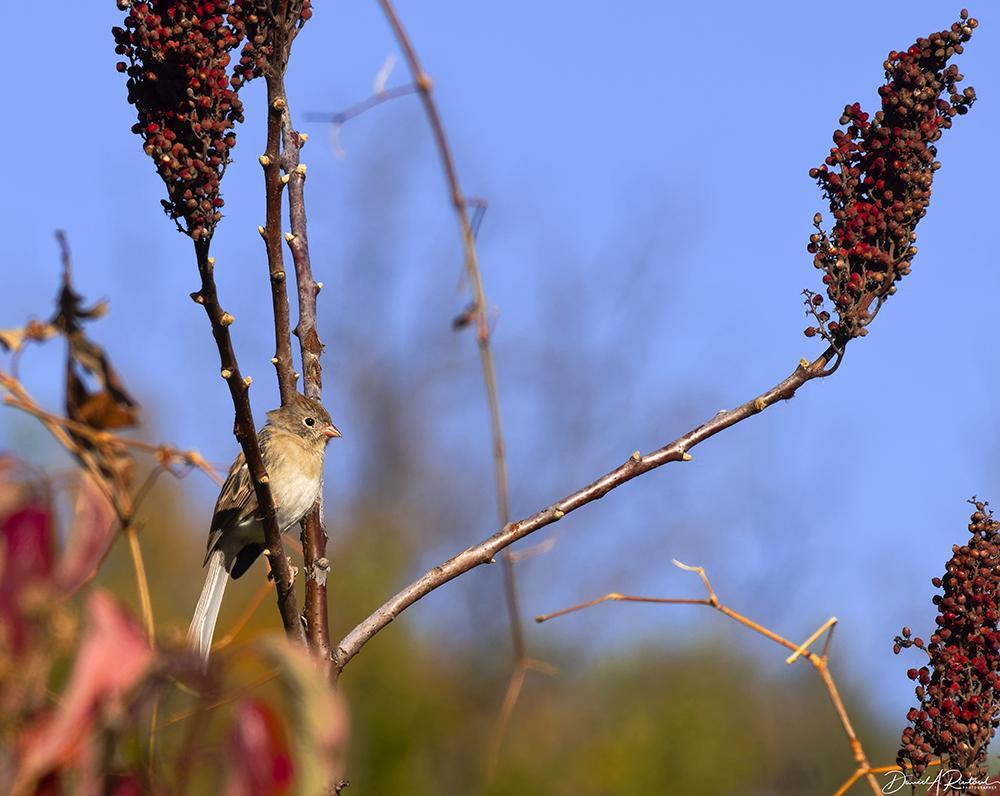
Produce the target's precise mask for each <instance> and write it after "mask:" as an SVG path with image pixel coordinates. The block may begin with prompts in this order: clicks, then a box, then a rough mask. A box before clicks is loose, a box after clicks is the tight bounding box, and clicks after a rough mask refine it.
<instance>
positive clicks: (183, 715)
mask: <svg viewBox="0 0 1000 796" xmlns="http://www.w3.org/2000/svg"><path fill="white" fill-rule="evenodd" d="M280 674H281V670H280V669H272V670H271V671H269V672H265V673H264V674H262V675H261V676H260V677H258V678H257V679H256V680H251V681H250V682H249V683H247V684H246V685H244V686H240V687H239V688H237V689H236V690H235V691H233V692H232V693H231V694H227V695H226V696H224V697H220V698H219V699H217V700H215V701H214V702H211V703H209V704H208V705H206V706H205V707H198V708H192V709H191V710H184V711H181V712H180V713H175V714H174V715H173V716H170V717H169V718H167V719H164V720H163V721H162V722H161V723H160V725H159V728H160V729H161V730H162V729H163V728H164V727H169V726H170V725H171V724H177V722H179V721H184V719H189V718H191V717H192V716H196V715H198V714H200V713H207V712H208V711H210V710H215V709H216V708H221V707H223V706H224V705H228V704H230V703H232V702H235V701H236V700H237V699H240V698H241V697H243V696H244V695H246V694H248V693H250V692H251V691H253V690H254V689H255V688H257V687H259V686H262V685H264V683H269V682H271V680H274V679H275V678H276V677H278V676H279V675H280Z"/></svg>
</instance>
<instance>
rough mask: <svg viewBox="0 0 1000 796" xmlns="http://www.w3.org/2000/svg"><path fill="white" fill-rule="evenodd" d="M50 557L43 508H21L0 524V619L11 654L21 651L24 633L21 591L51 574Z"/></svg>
mask: <svg viewBox="0 0 1000 796" xmlns="http://www.w3.org/2000/svg"><path fill="white" fill-rule="evenodd" d="M53 555H54V552H53V544H52V528H51V514H50V512H49V509H48V508H47V507H45V506H43V505H28V506H24V507H22V508H20V509H18V510H17V511H15V512H14V513H12V514H9V515H8V516H7V517H6V518H4V519H3V521H2V522H0V619H2V620H3V622H4V623H5V624H6V625H7V628H8V633H9V638H10V641H11V645H12V647H13V649H14V651H15V652H17V651H19V650H20V649H21V648H22V647H23V645H24V641H25V633H26V628H25V625H24V621H23V617H22V608H21V597H22V595H23V594H24V590H25V587H27V586H28V585H29V584H31V583H32V582H38V581H43V580H45V578H47V577H48V575H49V574H50V573H51V572H52V561H53Z"/></svg>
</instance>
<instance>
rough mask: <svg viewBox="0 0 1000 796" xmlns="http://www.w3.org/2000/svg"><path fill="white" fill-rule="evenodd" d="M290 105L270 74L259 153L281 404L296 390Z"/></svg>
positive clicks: (263, 232)
mask: <svg viewBox="0 0 1000 796" xmlns="http://www.w3.org/2000/svg"><path fill="white" fill-rule="evenodd" d="M287 108H288V105H287V102H286V100H285V86H284V79H283V74H280V73H269V74H268V75H267V148H266V149H265V150H264V154H263V155H261V157H260V164H261V166H263V168H264V202H265V222H264V226H263V227H261V228H260V230H259V231H260V233H261V236H262V237H263V238H264V247H265V248H266V249H267V266H268V272H269V273H270V277H271V305H272V308H273V310H274V347H275V351H274V357H273V358H272V359H271V362H272V363H273V364H274V369H275V371H276V373H277V377H278V392H279V394H280V396H281V403H282V405H285V404H287V403H288V402H289V401H290V400H291V399H292V396H293V395H294V394H295V378H296V374H295V369H294V367H293V365H292V338H291V321H290V320H289V316H288V289H287V286H286V279H285V263H284V252H283V250H282V247H281V194H282V190H283V188H284V183H285V182H287V179H283V178H282V176H281V151H280V150H281V127H282V119H283V118H284V116H285V114H286V111H287Z"/></svg>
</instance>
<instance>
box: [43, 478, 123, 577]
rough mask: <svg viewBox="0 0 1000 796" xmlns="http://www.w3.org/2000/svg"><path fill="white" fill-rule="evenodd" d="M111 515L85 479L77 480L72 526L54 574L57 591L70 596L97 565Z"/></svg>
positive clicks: (106, 541)
mask: <svg viewBox="0 0 1000 796" xmlns="http://www.w3.org/2000/svg"><path fill="white" fill-rule="evenodd" d="M114 523H115V513H114V509H112V507H111V504H110V503H109V502H108V499H107V498H106V497H105V496H104V493H103V492H101V491H100V490H99V489H98V488H97V486H96V485H95V484H94V482H93V481H92V480H91V479H90V477H89V476H84V477H83V478H81V479H80V488H79V489H78V490H77V493H76V501H75V504H74V507H73V525H72V528H71V529H70V536H69V540H68V541H67V543H66V551H65V552H64V553H63V556H62V560H61V561H60V562H59V568H58V571H57V573H56V582H57V584H58V586H59V588H60V589H62V590H64V591H67V592H72V591H73V590H74V589H77V588H78V587H79V586H80V584H81V583H83V581H84V580H85V579H86V578H88V577H89V576H90V573H91V572H92V571H93V570H94V567H96V566H97V565H98V563H100V560H101V556H103V555H104V551H105V550H106V549H107V547H108V544H109V543H110V541H111V538H110V537H111V533H112V531H113V530H114Z"/></svg>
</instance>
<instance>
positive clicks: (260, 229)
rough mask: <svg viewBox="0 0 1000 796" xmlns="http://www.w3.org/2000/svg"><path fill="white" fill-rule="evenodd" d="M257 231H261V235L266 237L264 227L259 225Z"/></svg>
mask: <svg viewBox="0 0 1000 796" xmlns="http://www.w3.org/2000/svg"><path fill="white" fill-rule="evenodd" d="M257 231H258V232H259V233H260V236H261V237H262V238H263V237H264V228H263V227H257Z"/></svg>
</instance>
